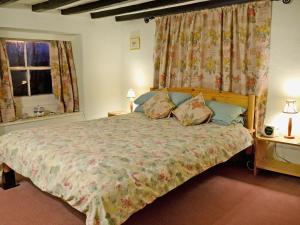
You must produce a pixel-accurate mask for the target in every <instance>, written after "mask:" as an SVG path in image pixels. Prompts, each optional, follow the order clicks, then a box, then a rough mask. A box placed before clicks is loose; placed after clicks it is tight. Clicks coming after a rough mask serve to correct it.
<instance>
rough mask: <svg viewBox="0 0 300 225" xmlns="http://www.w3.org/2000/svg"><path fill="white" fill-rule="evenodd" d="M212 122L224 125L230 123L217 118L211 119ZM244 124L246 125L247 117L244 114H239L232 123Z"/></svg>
mask: <svg viewBox="0 0 300 225" xmlns="http://www.w3.org/2000/svg"><path fill="white" fill-rule="evenodd" d="M211 122H213V123H216V124H219V125H223V126H228V125H229V124H227V123H225V122H224V121H221V120H215V119H211ZM238 123H240V124H242V125H243V126H244V125H245V118H244V117H243V116H238V117H237V118H236V119H234V120H233V121H232V122H231V124H238Z"/></svg>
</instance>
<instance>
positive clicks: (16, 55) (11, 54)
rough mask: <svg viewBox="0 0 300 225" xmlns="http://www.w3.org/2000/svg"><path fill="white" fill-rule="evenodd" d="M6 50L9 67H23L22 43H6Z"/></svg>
mask: <svg viewBox="0 0 300 225" xmlns="http://www.w3.org/2000/svg"><path fill="white" fill-rule="evenodd" d="M6 49H7V54H8V60H9V65H10V66H25V60H24V42H23V41H8V42H6Z"/></svg>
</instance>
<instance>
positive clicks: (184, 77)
mask: <svg viewBox="0 0 300 225" xmlns="http://www.w3.org/2000/svg"><path fill="white" fill-rule="evenodd" d="M271 17H272V3H271V1H259V2H253V3H247V4H240V5H232V6H227V7H221V8H216V9H209V10H202V11H198V12H191V13H184V14H177V15H171V16H165V17H159V18H157V19H156V33H155V38H156V45H155V52H154V87H156V88H164V87H202V88H207V89H215V90H220V91H231V92H235V93H239V94H244V95H246V94H256V95H257V104H256V118H257V119H256V127H258V128H261V127H262V124H263V118H264V115H265V109H266V100H267V98H266V97H267V73H268V63H269V47H270V29H271Z"/></svg>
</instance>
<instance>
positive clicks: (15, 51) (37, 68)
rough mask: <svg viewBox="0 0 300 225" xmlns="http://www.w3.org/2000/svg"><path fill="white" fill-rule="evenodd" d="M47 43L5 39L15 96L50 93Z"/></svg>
mask: <svg viewBox="0 0 300 225" xmlns="http://www.w3.org/2000/svg"><path fill="white" fill-rule="evenodd" d="M49 45H50V44H49V43H48V42H45V41H14V40H7V41H6V48H7V54H8V60H9V70H10V74H11V80H12V84H13V92H14V96H15V97H18V96H34V95H43V94H52V92H53V91H52V80H51V67H50V46H49Z"/></svg>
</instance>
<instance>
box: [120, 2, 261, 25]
mask: <svg viewBox="0 0 300 225" xmlns="http://www.w3.org/2000/svg"><path fill="white" fill-rule="evenodd" d="M254 1H255V0H254ZM247 2H253V0H211V1H205V2H197V3H193V4H187V5H183V6H176V7H170V8H165V9H158V10H152V11H146V12H141V13H135V14H129V15H123V16H116V17H115V19H116V21H117V22H121V21H128V20H135V19H141V18H149V17H155V16H166V15H171V14H177V13H185V12H191V11H197V10H202V9H211V8H217V7H222V6H228V5H233V4H243V3H247Z"/></svg>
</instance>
